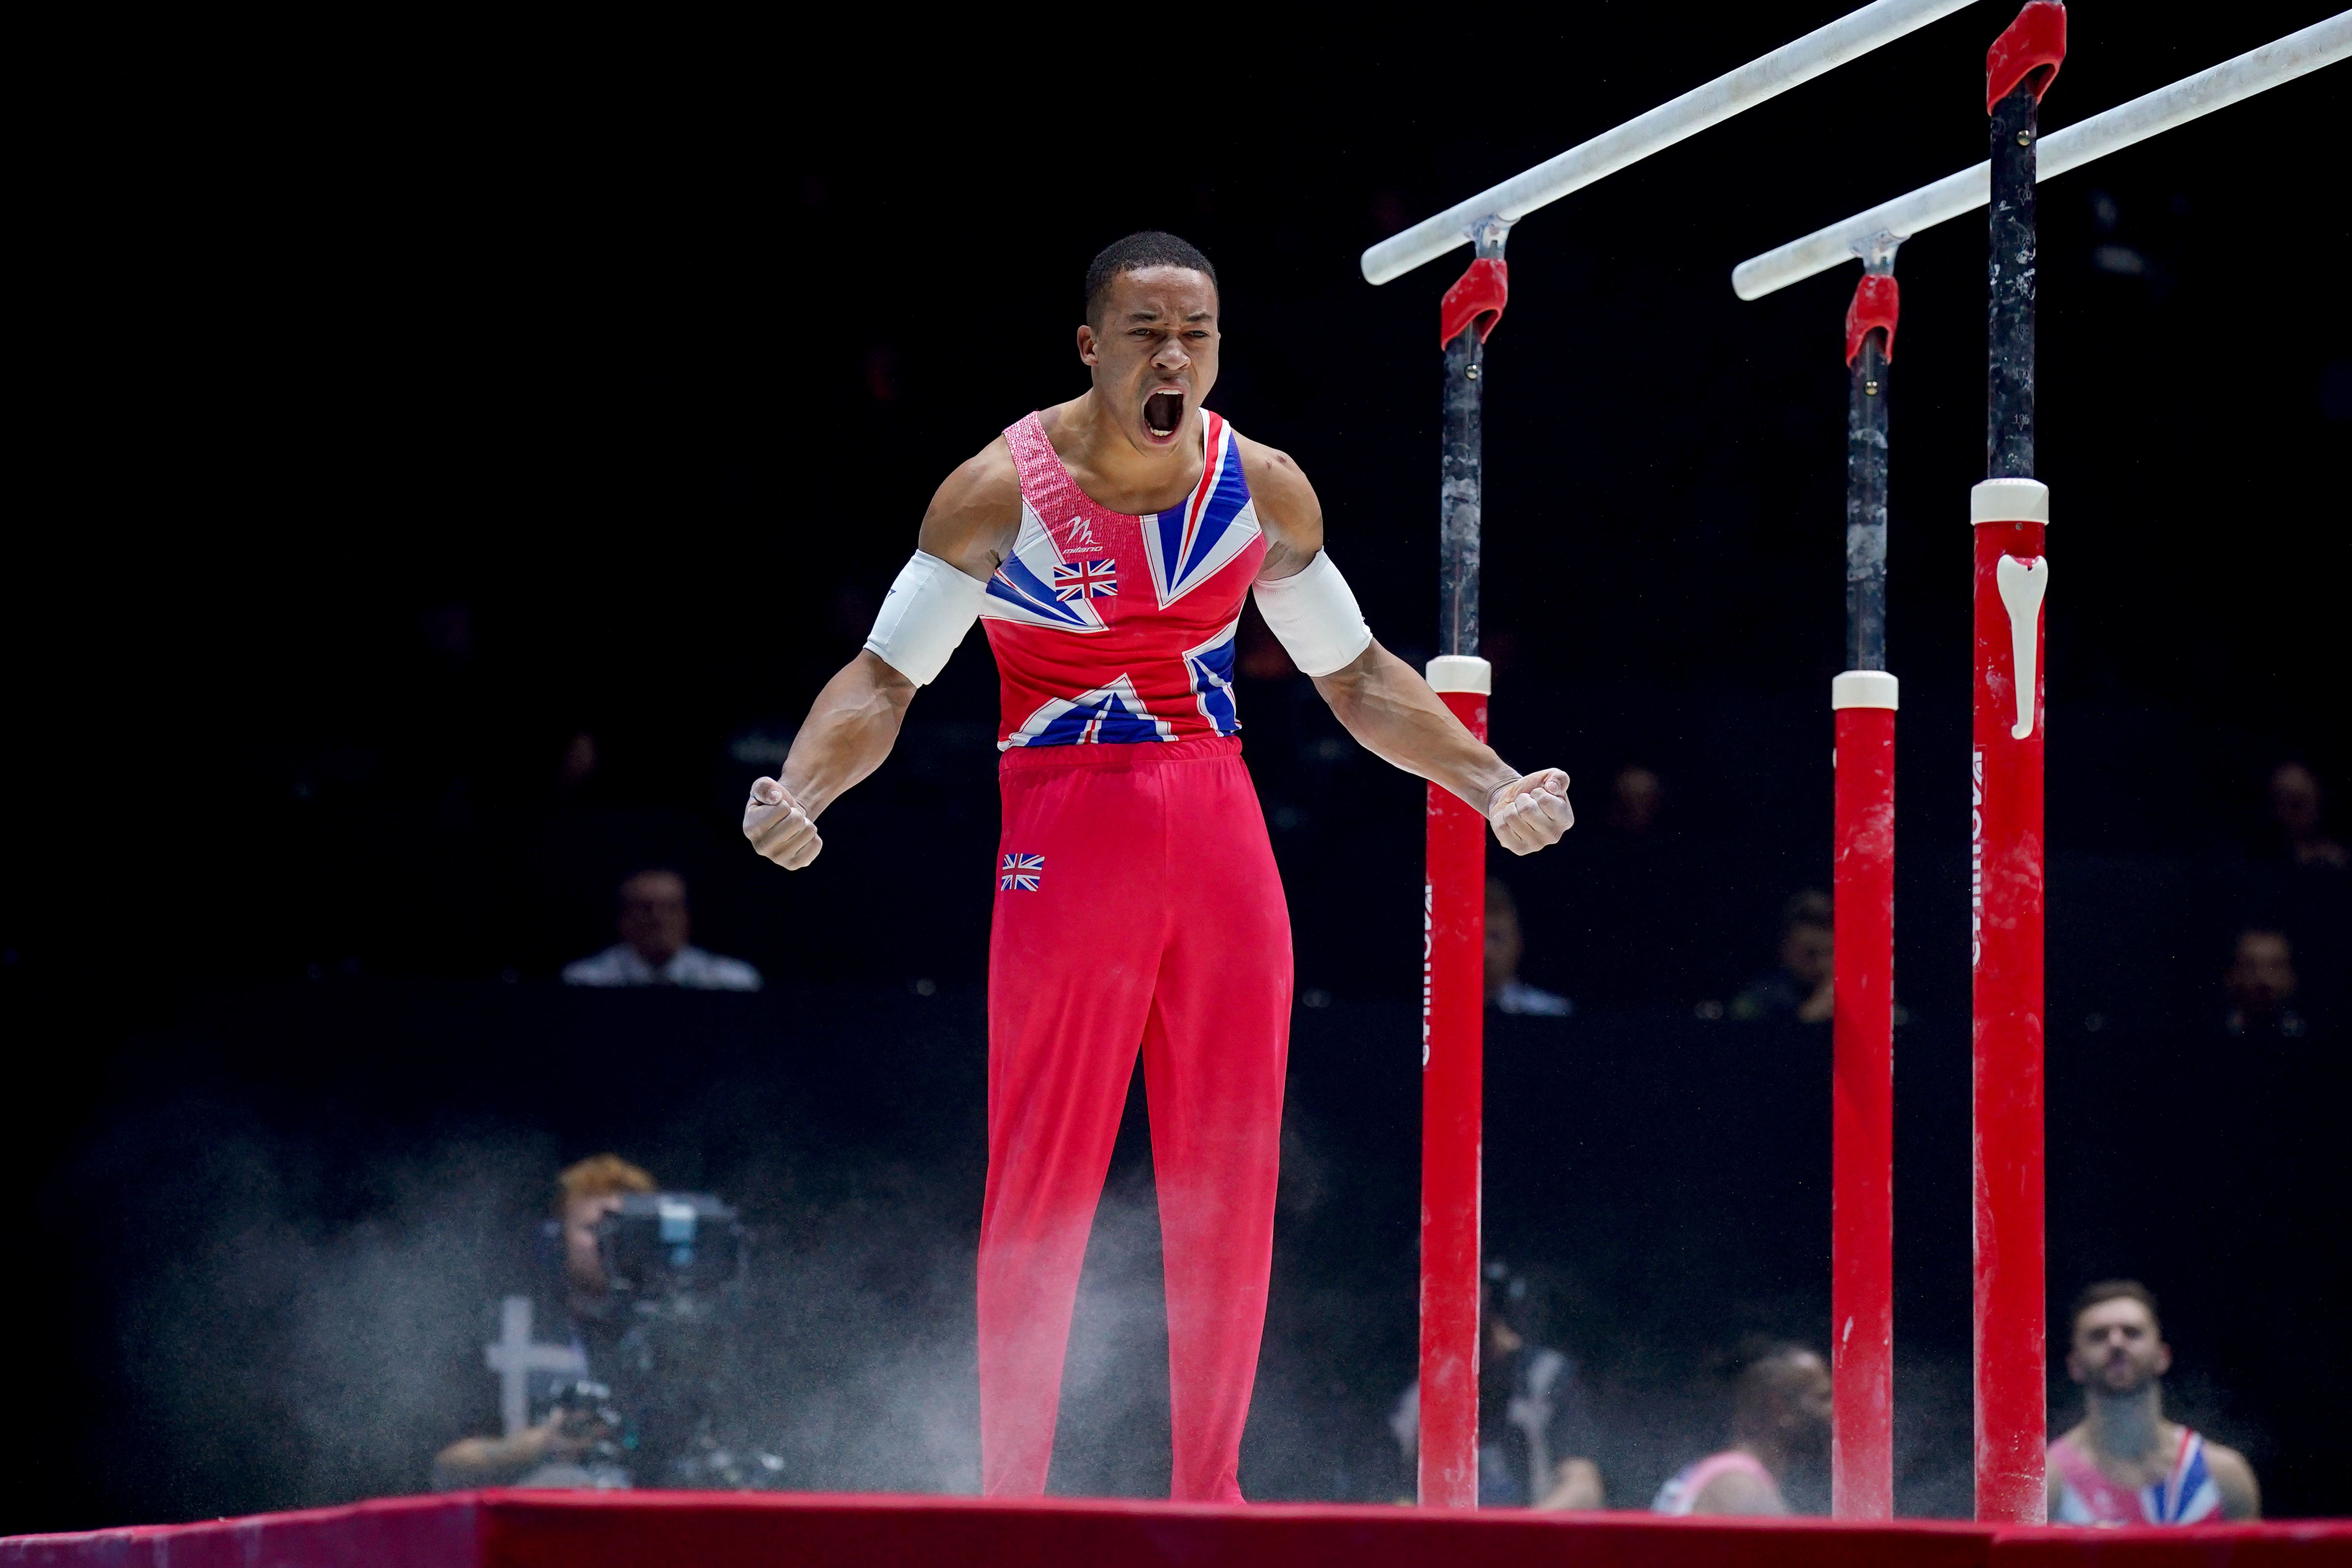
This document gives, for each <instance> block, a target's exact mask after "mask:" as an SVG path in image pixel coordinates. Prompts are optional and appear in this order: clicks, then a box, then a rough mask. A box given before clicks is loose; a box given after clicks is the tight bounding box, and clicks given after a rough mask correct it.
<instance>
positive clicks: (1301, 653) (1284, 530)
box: [1242, 439, 1576, 855]
mask: <svg viewBox="0 0 2352 1568" xmlns="http://www.w3.org/2000/svg"><path fill="white" fill-rule="evenodd" d="M1242 456H1243V464H1244V474H1245V476H1247V478H1248V480H1249V486H1250V494H1251V496H1252V497H1253V498H1254V499H1255V501H1256V503H1257V516H1258V523H1259V525H1260V526H1261V527H1263V528H1265V536H1266V547H1267V548H1266V555H1265V566H1264V567H1263V568H1261V569H1260V570H1259V573H1258V580H1257V587H1256V599H1257V606H1258V610H1259V611H1260V612H1261V613H1263V614H1264V615H1265V622H1266V625H1267V626H1268V627H1269V628H1271V629H1272V630H1273V632H1274V634H1275V636H1276V638H1278V639H1279V640H1280V641H1281V643H1282V645H1283V647H1284V648H1285V649H1286V650H1287V651H1288V653H1289V654H1290V657H1291V659H1292V661H1293V662H1294V663H1296V664H1297V665H1298V667H1299V668H1300V669H1301V670H1304V671H1305V672H1306V673H1307V674H1308V675H1309V676H1310V677H1312V678H1313V680H1314V682H1315V689H1316V690H1317V691H1318V692H1320V693H1321V694H1322V695H1323V700H1324V701H1325V702H1327V703H1328V704H1330V705H1331V712H1332V713H1333V715H1334V716H1337V717H1338V718H1339V723H1340V724H1341V725H1342V726H1344V727H1346V729H1347V731H1348V733H1349V735H1351V736H1353V737H1355V738H1356V742H1357V744H1358V745H1360V746H1361V747H1364V748H1365V749H1366V750H1367V751H1370V752H1371V753H1372V755H1374V756H1375V757H1378V758H1381V759H1382V760H1383V761H1386V762H1389V763H1392V764H1394V765H1395V766H1396V767H1399V768H1403V769H1404V770H1405V771H1406V772H1408V773H1414V774H1418V775H1420V776H1421V777H1422V778H1423V779H1429V780H1431V781H1432V782H1433V783H1435V784H1438V785H1441V786H1443V787H1444V789H1449V790H1451V791H1453V792H1454V794H1456V795H1458V796H1460V797H1461V798H1462V799H1463V800H1465V801H1467V802H1469V803H1470V804H1471V805H1472V806H1475V807H1476V808H1477V809H1478V810H1480V811H1483V812H1484V813H1486V820H1487V821H1488V822H1490V823H1492V824H1493V826H1494V829H1495V837H1496V838H1497V839H1498V840H1500V841H1502V844H1503V847H1504V848H1505V849H1507V850H1509V851H1510V852H1512V853H1514V854H1522V855H1524V854H1533V853H1534V852H1536V851H1538V850H1539V849H1542V848H1543V847H1544V846H1545V845H1547V844H1552V843H1557V842H1558V841H1559V837H1560V835H1561V834H1563V833H1565V832H1567V831H1568V830H1569V829H1570V827H1571V826H1573V825H1574V824H1575V821H1576V813H1575V811H1574V810H1571V809H1570V806H1569V803H1568V775H1567V774H1565V773H1563V772H1561V771H1560V770H1559V768H1542V769H1539V770H1538V771H1536V772H1533V773H1521V772H1519V771H1518V770H1517V769H1516V768H1513V767H1511V765H1510V764H1509V763H1507V762H1505V761H1504V760H1503V759H1502V758H1500V757H1498V756H1496V754H1495V752H1494V750H1493V748H1492V747H1488V746H1487V745H1486V743H1485V742H1484V741H1481V740H1480V739H1478V737H1475V736H1474V735H1472V734H1471V733H1470V731H1469V729H1468V728H1467V727H1465V726H1464V724H1463V723H1462V721H1461V720H1460V719H1458V718H1455V717H1454V714H1453V711H1452V710H1451V709H1449V708H1448V707H1447V706H1445V704H1444V701H1442V700H1441V699H1440V698H1439V697H1438V695H1437V694H1436V693H1435V692H1433V691H1432V690H1430V688H1429V683H1428V682H1427V681H1425V680H1423V679H1422V677H1421V674H1420V672H1418V671H1416V670H1415V669H1414V668H1413V667H1412V665H1410V664H1406V663H1405V662H1404V661H1403V660H1402V659H1400V658H1398V657H1397V656H1396V655H1395V654H1394V653H1390V652H1389V651H1388V650H1387V649H1386V648H1383V647H1381V645H1380V643H1378V642H1376V641H1374V639H1373V637H1372V633H1371V629H1370V627H1368V626H1366V625H1365V624H1364V617H1363V612H1361V611H1360V610H1359V609H1358V608H1357V607H1356V597H1355V595H1354V594H1353V593H1352V592H1350V591H1349V589H1348V584H1347V580H1346V579H1344V578H1342V577H1341V576H1340V575H1339V568H1337V567H1336V566H1334V565H1332V564H1331V558H1330V556H1329V555H1328V554H1326V553H1325V552H1324V549H1323V509H1322V507H1321V506H1320V505H1319V504H1318V502H1317V501H1316V498H1315V489H1314V486H1311V485H1309V484H1308V483H1307V476H1306V475H1305V474H1303V473H1301V472H1300V471H1299V468H1298V465H1297V464H1296V463H1294V462H1292V461H1291V460H1290V458H1289V457H1288V456H1287V455H1285V454H1283V453H1280V452H1276V451H1275V450H1274V449H1273V448H1271V447H1267V446H1261V445H1259V444H1257V443H1255V442H1253V441H1249V440H1246V439H1245V440H1244V441H1243V443H1242Z"/></svg>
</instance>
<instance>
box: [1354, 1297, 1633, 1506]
mask: <svg viewBox="0 0 2352 1568" xmlns="http://www.w3.org/2000/svg"><path fill="white" fill-rule="evenodd" d="M1529 1306H1530V1303H1529V1301H1528V1282H1527V1281H1526V1279H1525V1278H1524V1277H1522V1276H1520V1275H1518V1274H1515V1273H1513V1272H1512V1271H1511V1270H1510V1268H1509V1266H1508V1265H1507V1264H1506V1263H1504V1262H1503V1261H1502V1260H1500V1259H1496V1260H1491V1261H1489V1262H1488V1263H1487V1265H1486V1283H1485V1285H1484V1287H1483V1292H1482V1296H1481V1300H1480V1302H1479V1325H1478V1326H1479V1333H1481V1335H1483V1336H1484V1339H1485V1342H1486V1343H1484V1344H1482V1345H1481V1346H1480V1347H1479V1355H1478V1506H1479V1507H1481V1508H1543V1509H1577V1508H1599V1507H1601V1504H1602V1502H1603V1498H1602V1495H1601V1469H1600V1467H1599V1466H1598V1465H1595V1464H1594V1463H1593V1462H1592V1460H1591V1459H1590V1458H1586V1457H1585V1456H1587V1455H1589V1454H1591V1452H1592V1450H1593V1447H1594V1444H1593V1427H1592V1414H1591V1407H1590V1405H1589V1402H1588V1401H1587V1399H1586V1396H1585V1393H1584V1385H1583V1382H1582V1381H1581V1380H1580V1378H1579V1377H1578V1376H1577V1369H1576V1363H1575V1362H1574V1361H1573V1360H1571V1359H1570V1358H1569V1357H1568V1356H1565V1355H1562V1354H1560V1353H1559V1351H1556V1350H1550V1349H1547V1348H1546V1347H1544V1346H1542V1345H1539V1344H1533V1343H1529V1342H1528V1337H1527V1332H1526V1330H1527V1313H1528V1310H1529ZM1389 1430H1390V1431H1391V1433H1393V1434H1394V1435H1395V1437H1396V1440H1397V1447H1398V1448H1399V1449H1400V1450H1401V1451H1402V1453H1403V1455H1404V1462H1405V1466H1406V1468H1407V1469H1412V1467H1413V1465H1414V1463H1415V1461H1416V1458H1417V1457H1418V1455H1419V1452H1420V1448H1421V1385H1420V1383H1418V1382H1415V1383H1413V1384H1412V1385H1411V1386H1410V1387H1408V1388H1406V1390H1405V1391H1404V1394H1403V1396H1402V1397H1401V1398H1400V1399H1398V1401H1397V1403H1396V1408H1395V1410H1393V1411H1392V1412H1391V1414H1390V1416H1389Z"/></svg>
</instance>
